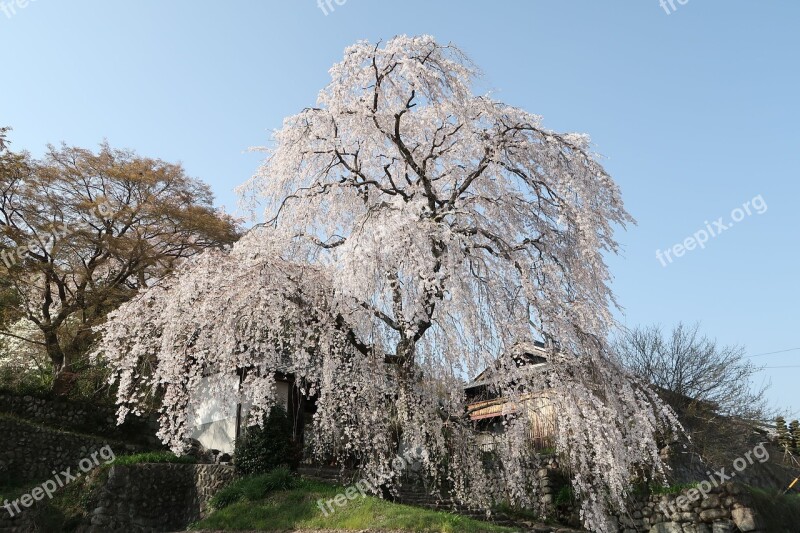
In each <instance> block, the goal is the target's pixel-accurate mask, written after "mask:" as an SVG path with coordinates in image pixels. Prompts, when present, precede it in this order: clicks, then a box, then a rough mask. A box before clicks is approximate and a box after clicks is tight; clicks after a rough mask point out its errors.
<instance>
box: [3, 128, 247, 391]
mask: <svg viewBox="0 0 800 533" xmlns="http://www.w3.org/2000/svg"><path fill="white" fill-rule="evenodd" d="M0 133H4V132H2V131H0ZM0 139H3V137H2V136H0ZM2 145H3V146H5V141H4V142H3V144H2ZM238 237H239V232H238V228H237V224H236V223H235V221H234V220H233V219H231V218H230V217H228V216H227V215H224V214H221V213H220V212H218V211H217V210H216V209H215V208H214V207H213V195H212V194H211V191H210V189H209V187H208V186H207V185H206V184H204V183H202V182H200V181H198V180H196V179H194V178H191V177H189V176H187V175H186V173H185V172H184V170H183V168H182V167H181V166H180V165H176V164H172V163H167V162H164V161H161V160H158V159H152V158H148V157H142V156H140V155H137V154H136V153H134V152H132V151H127V150H118V149H114V148H111V147H110V146H109V145H108V144H102V145H101V146H100V149H99V150H98V151H96V152H95V151H91V150H86V149H82V148H76V147H69V146H61V147H58V148H56V147H53V146H50V147H49V149H48V152H47V153H46V155H45V156H44V157H43V158H41V159H34V158H32V157H31V156H30V155H29V154H27V153H20V154H17V153H13V152H11V151H8V150H6V149H3V150H2V151H0V301H2V303H3V311H2V314H1V315H0V336H5V337H11V338H17V337H19V336H18V335H16V334H15V333H14V332H13V331H11V330H10V328H9V325H10V324H11V323H13V321H16V320H19V319H26V320H28V321H30V322H32V323H34V324H35V326H36V328H37V333H36V335H35V336H32V337H29V338H17V340H20V341H23V342H28V343H30V344H35V345H38V346H40V347H41V349H42V350H44V352H46V354H47V358H48V359H49V361H50V364H51V365H52V370H53V373H54V375H55V376H56V380H55V381H54V387H56V388H57V389H59V388H64V389H67V390H68V389H69V387H70V386H69V383H70V382H71V380H72V379H74V376H75V373H76V372H78V371H79V369H80V368H82V367H84V366H85V362H83V359H85V354H86V353H87V351H88V349H89V348H90V346H91V345H92V343H93V342H94V339H95V335H94V329H93V328H94V327H95V326H96V325H98V324H99V323H102V322H103V321H104V319H105V316H106V315H107V314H108V312H110V311H111V310H113V309H115V308H116V307H117V306H118V305H119V304H121V303H122V302H124V301H126V300H128V299H129V298H131V297H132V296H133V295H134V294H135V293H136V292H137V291H139V290H141V289H144V288H147V287H149V286H151V285H153V284H155V283H157V282H158V281H159V280H160V279H162V278H163V277H165V276H166V275H168V274H169V273H170V272H171V271H172V270H173V269H174V267H175V266H176V265H177V264H179V263H180V262H182V261H183V260H185V259H186V258H188V257H191V256H193V255H195V254H197V253H199V252H201V251H203V250H205V249H208V248H214V247H222V246H226V245H229V244H232V243H233V242H234V241H236V240H237V239H238ZM60 378H64V379H63V380H62V379H60ZM59 381H62V386H61V387H59V386H58V385H57V383H58V382H59Z"/></svg>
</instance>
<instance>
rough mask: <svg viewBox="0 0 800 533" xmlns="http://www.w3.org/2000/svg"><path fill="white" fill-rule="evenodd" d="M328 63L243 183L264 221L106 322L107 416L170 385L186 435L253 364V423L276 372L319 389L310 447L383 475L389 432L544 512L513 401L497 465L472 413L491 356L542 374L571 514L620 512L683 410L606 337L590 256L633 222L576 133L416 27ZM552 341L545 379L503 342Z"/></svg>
mask: <svg viewBox="0 0 800 533" xmlns="http://www.w3.org/2000/svg"><path fill="white" fill-rule="evenodd" d="M330 75H331V82H330V84H329V85H328V86H327V87H325V88H324V89H323V90H322V91H321V92H320V93H319V97H318V99H317V102H316V105H315V106H314V107H309V108H307V109H304V110H303V111H301V112H300V113H299V114H297V115H294V116H291V117H289V118H287V119H285V121H284V124H283V126H282V128H281V129H280V130H278V131H277V132H276V133H275V135H274V142H273V143H272V145H271V146H270V147H269V148H267V149H266V150H267V157H266V159H265V161H264V163H263V165H262V166H261V167H260V169H259V170H258V172H257V173H256V175H255V176H254V177H253V178H252V179H251V180H250V181H249V182H248V183H246V184H244V185H243V186H242V187H241V190H240V192H241V194H242V197H243V198H244V199H245V200H246V202H247V203H248V204H249V205H251V206H256V205H263V206H266V207H265V208H266V217H265V220H266V221H267V222H266V223H264V224H262V225H260V226H258V227H257V228H255V229H253V230H252V231H251V232H250V233H248V234H247V235H246V236H245V237H244V238H242V239H241V241H239V242H238V243H237V244H235V245H234V246H233V247H232V249H230V250H227V251H220V250H209V251H207V252H205V253H204V254H202V255H200V256H198V257H196V258H193V259H192V260H191V261H190V262H188V263H187V264H186V265H185V266H184V267H183V268H182V269H181V270H180V271H179V272H178V273H177V274H176V275H175V276H173V277H172V278H171V279H170V280H169V282H168V283H162V284H160V285H158V286H156V287H152V288H150V289H149V290H146V291H144V292H142V293H141V294H140V296H139V297H138V298H136V299H135V300H133V301H130V302H128V303H126V304H124V305H123V306H122V307H120V308H119V310H118V311H116V312H115V313H114V314H113V316H112V317H111V319H110V320H109V321H108V322H107V323H106V324H105V326H104V327H103V334H104V337H103V342H102V343H101V345H100V347H99V350H98V355H99V356H102V357H104V358H106V359H107V360H108V361H109V362H110V364H111V365H112V367H113V368H114V369H115V371H116V374H115V379H116V380H117V381H118V384H119V403H120V411H119V414H120V417H121V418H124V416H125V415H126V414H127V413H128V412H130V411H134V412H136V411H137V410H139V409H140V406H141V400H143V399H145V398H147V397H148V395H150V394H151V393H152V392H153V391H154V390H158V391H160V393H161V394H163V407H162V416H161V430H160V436H161V437H162V438H163V439H164V441H165V442H167V443H168V444H169V445H170V446H171V447H172V448H173V449H174V450H175V451H178V452H180V451H181V450H182V448H183V446H184V445H185V439H186V438H187V437H188V435H189V434H190V432H191V428H190V427H189V424H188V422H187V421H188V414H187V413H188V412H189V411H190V410H191V409H192V407H193V403H194V402H195V401H196V400H195V396H194V395H193V393H194V392H196V391H197V389H198V387H199V386H200V383H201V380H202V378H203V377H204V376H207V375H210V374H212V373H214V374H223V375H229V376H239V375H241V373H242V372H243V371H244V376H245V377H244V388H245V389H246V390H247V391H248V394H249V395H250V397H251V399H252V401H253V403H254V409H253V411H252V413H253V414H252V416H253V417H254V419H257V418H259V417H260V414H261V413H263V412H264V411H266V410H268V409H269V407H270V406H271V405H272V404H273V403H274V402H275V400H276V398H275V378H274V375H275V372H276V371H278V370H280V369H285V368H288V369H289V370H290V371H291V372H292V373H293V374H294V375H295V376H296V378H297V382H298V383H299V384H300V385H299V386H300V387H301V388H302V392H303V393H304V394H306V395H309V396H312V395H313V396H315V397H316V398H317V406H318V409H317V413H316V415H315V417H314V428H313V433H314V435H315V439H314V446H315V451H316V453H318V454H320V455H324V454H327V455H328V456H330V455H331V454H333V455H335V456H336V457H338V458H340V459H345V458H349V459H351V460H353V459H355V460H356V462H357V464H358V465H359V468H360V470H361V475H362V476H363V477H364V478H365V479H367V480H369V481H372V482H374V483H376V486H377V485H380V484H381V483H383V484H384V485H389V486H392V485H393V484H394V483H396V475H397V472H395V471H393V470H392V468H391V459H392V458H393V457H394V456H395V454H396V453H397V435H400V436H401V439H402V442H403V443H404V445H405V446H408V447H412V448H418V449H421V450H422V464H423V467H424V471H425V472H426V474H427V475H428V476H429V477H430V478H431V479H432V480H434V481H435V482H436V483H438V486H440V487H443V488H444V487H446V488H447V489H448V490H450V491H451V492H452V494H453V495H454V496H455V497H456V498H458V499H460V500H462V501H464V502H466V503H470V504H473V505H480V506H483V507H486V508H488V507H489V506H490V505H491V504H492V502H496V501H499V500H504V501H508V502H510V503H512V504H518V505H527V506H534V507H535V506H536V505H537V502H538V501H539V500H538V495H537V491H538V490H539V489H538V478H537V475H536V474H537V469H538V468H539V464H538V461H539V458H538V456H537V455H536V454H535V453H534V452H533V451H532V449H531V446H530V439H529V433H528V429H527V420H526V418H525V417H524V416H518V417H513V416H510V417H508V419H507V420H506V422H505V425H506V430H505V433H504V437H503V439H502V441H501V443H500V444H499V446H498V449H497V463H496V466H495V468H494V469H493V471H491V472H489V471H487V469H486V468H485V466H484V463H483V462H482V460H481V453H480V451H479V449H478V447H477V446H476V433H475V431H474V428H473V425H472V422H471V421H470V418H469V414H468V413H467V410H466V406H465V394H464V382H465V379H467V378H469V377H471V376H474V375H475V374H477V373H478V372H479V371H480V370H482V369H484V368H485V367H487V366H488V365H490V364H496V365H498V368H500V370H501V371H500V372H497V373H496V374H497V376H498V378H497V383H495V384H494V387H495V389H496V392H497V393H498V395H500V396H503V397H506V398H508V399H509V401H514V400H515V399H516V400H520V399H521V395H522V394H524V393H530V392H536V391H547V392H548V394H549V397H550V398H551V402H552V405H553V408H554V410H555V412H556V413H557V417H558V423H557V432H556V437H555V442H556V447H557V453H558V455H559V456H560V457H561V461H562V464H563V466H565V467H566V469H567V470H568V471H569V472H570V475H571V481H572V485H573V489H574V491H575V494H576V496H577V497H578V499H579V500H580V501H581V505H582V510H581V514H582V519H583V521H584V523H585V524H586V525H587V526H588V527H590V528H591V529H593V530H597V531H606V530H610V528H611V522H610V521H609V520H608V517H609V515H610V514H611V513H612V512H613V511H614V510H618V509H620V508H622V507H624V502H625V498H626V496H627V491H628V487H629V486H630V483H631V480H632V479H634V478H643V477H644V478H647V479H657V478H659V477H661V476H663V465H662V463H661V461H660V459H659V454H658V445H657V438H658V436H659V435H660V434H661V432H662V431H674V430H675V429H676V428H677V426H676V421H675V419H674V417H673V415H672V413H671V411H670V410H669V409H668V408H665V407H664V406H663V404H662V403H661V402H660V401H659V400H658V399H657V398H656V397H655V396H654V395H653V394H652V393H651V392H650V391H649V389H647V387H644V386H642V385H641V384H640V382H638V381H637V380H636V378H633V377H631V376H630V375H629V374H627V373H626V372H625V371H624V370H623V369H622V368H621V366H620V365H619V364H618V363H617V362H616V358H615V357H614V356H613V354H612V353H610V351H609V349H608V345H607V342H606V338H607V334H608V331H609V328H610V327H611V326H612V322H613V320H612V316H611V313H610V308H611V307H612V306H614V305H616V303H615V301H614V297H613V294H612V292H611V290H610V288H609V282H610V276H609V273H608V269H607V267H606V265H605V263H604V259H603V254H604V253H614V252H616V250H617V243H616V241H615V240H614V236H613V231H614V228H615V227H624V226H625V225H626V224H629V223H632V219H631V217H630V216H629V215H628V213H627V212H626V211H625V209H624V207H623V204H622V200H621V197H620V191H619V189H618V188H617V186H616V184H615V183H614V181H613V180H612V179H611V177H610V176H609V175H608V174H607V173H606V171H605V170H604V169H603V167H602V166H601V164H600V163H599V162H598V158H597V156H596V155H595V154H594V153H592V152H591V148H590V141H589V139H588V137H587V136H585V135H581V134H560V133H556V132H553V131H550V130H548V129H546V128H545V127H544V126H542V122H541V118H540V117H539V116H537V115H533V114H531V113H528V112H527V111H524V110H522V109H519V108H517V107H513V106H509V105H506V104H503V103H501V102H499V101H496V100H494V99H493V98H492V97H491V96H487V95H475V94H473V92H472V84H473V82H474V80H475V78H476V76H477V75H478V71H477V69H476V67H475V66H474V65H473V64H472V63H471V62H470V61H469V60H468V59H467V58H466V57H465V55H464V54H463V53H462V52H461V51H460V50H459V49H458V48H456V47H454V46H452V45H447V46H444V45H441V44H438V43H437V42H436V41H435V40H434V39H433V38H431V37H429V36H422V37H406V36H400V37H396V38H394V39H392V40H390V41H388V42H386V43H383V44H378V45H375V44H370V43H368V42H359V43H357V44H355V45H353V46H351V47H350V48H348V49H347V50H346V51H345V56H344V59H343V60H342V61H341V62H340V63H338V64H336V65H335V66H334V67H333V68H332V69H331V70H330ZM542 340H544V341H546V345H547V346H548V351H549V360H550V364H549V365H548V366H547V369H546V371H545V372H544V374H537V376H536V378H535V379H534V378H533V377H532V375H531V373H530V372H528V371H526V369H525V368H524V367H518V366H516V365H514V364H511V363H509V359H508V358H506V357H503V355H504V354H508V353H510V352H511V351H513V350H514V349H517V347H519V346H525V345H526V343H530V342H535V341H542ZM216 393H218V394H220V395H223V394H226V392H225V391H223V390H222V389H221V388H220V389H219V390H218V391H217V392H216Z"/></svg>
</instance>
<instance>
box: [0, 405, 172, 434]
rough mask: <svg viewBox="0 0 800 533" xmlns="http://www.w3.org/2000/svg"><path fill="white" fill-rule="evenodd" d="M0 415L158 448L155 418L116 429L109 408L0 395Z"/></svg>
mask: <svg viewBox="0 0 800 533" xmlns="http://www.w3.org/2000/svg"><path fill="white" fill-rule="evenodd" d="M0 413H6V414H9V415H12V416H14V417H17V418H22V419H25V420H30V421H32V422H38V423H40V424H45V425H47V426H51V427H55V428H59V429H66V430H69V431H76V432H79V433H91V434H93V435H98V434H101V435H106V436H108V438H110V439H115V440H124V441H126V442H131V443H135V444H141V445H145V446H151V447H154V448H157V447H160V446H161V443H160V442H159V441H158V439H157V437H156V431H157V430H158V423H157V420H156V418H155V417H150V418H147V419H143V418H139V417H136V416H132V415H129V416H128V417H127V418H126V420H125V423H124V424H122V425H121V426H118V425H117V416H116V409H115V408H114V407H111V406H103V405H94V404H88V403H82V402H75V401H70V400H63V399H52V398H37V397H35V396H18V395H15V394H10V393H7V392H0Z"/></svg>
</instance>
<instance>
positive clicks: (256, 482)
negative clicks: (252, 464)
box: [210, 467, 307, 510]
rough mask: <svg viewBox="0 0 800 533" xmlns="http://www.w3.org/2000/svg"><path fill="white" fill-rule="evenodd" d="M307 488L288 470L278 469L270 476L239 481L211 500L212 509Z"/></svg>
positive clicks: (303, 482)
mask: <svg viewBox="0 0 800 533" xmlns="http://www.w3.org/2000/svg"><path fill="white" fill-rule="evenodd" d="M304 486H307V484H306V482H305V481H304V480H301V479H300V478H297V477H294V476H292V473H291V472H290V471H289V469H288V468H285V467H284V468H276V469H275V470H273V471H272V472H269V473H268V474H261V475H257V476H248V477H244V478H241V479H237V480H236V481H234V482H233V483H231V484H230V485H228V486H227V487H225V488H223V489H222V490H220V491H219V492H218V493H216V494H215V495H214V497H213V498H212V499H211V502H210V503H211V507H213V508H214V509H217V510H220V509H224V508H225V507H228V506H229V505H232V504H234V503H236V502H242V501H251V502H252V501H258V500H261V499H264V498H266V497H267V495H269V494H270V493H272V492H275V491H279V490H289V489H295V488H302V487H304Z"/></svg>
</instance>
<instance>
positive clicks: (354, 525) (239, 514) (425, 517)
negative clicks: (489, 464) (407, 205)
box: [191, 472, 513, 533]
mask: <svg viewBox="0 0 800 533" xmlns="http://www.w3.org/2000/svg"><path fill="white" fill-rule="evenodd" d="M270 475H274V472H273V473H270V474H266V475H265V476H256V477H254V478H243V479H242V480H240V481H239V482H237V485H236V486H235V488H234V489H232V491H231V493H232V494H238V496H237V498H240V499H238V500H235V501H226V502H220V500H219V499H218V500H217V504H218V505H220V504H222V503H224V505H221V507H222V508H221V509H219V510H217V511H215V512H214V513H213V514H211V515H210V516H209V517H208V518H206V519H205V520H203V521H201V522H198V523H196V524H193V525H192V528H191V529H194V530H201V529H202V530H216V531H237V530H251V531H252V530H267V531H291V530H294V529H342V530H363V529H386V530H404V531H427V532H442V533H455V532H465V533H478V532H497V533H501V532H510V531H513V530H512V529H509V528H503V527H500V526H496V525H493V524H489V523H485V522H479V521H477V520H471V519H469V518H466V517H463V516H458V515H454V514H450V513H444V512H436V511H431V510H428V509H422V508H418V507H411V506H408V505H400V504H396V503H391V502H388V501H386V500H382V499H380V498H376V497H372V496H367V497H364V498H362V497H361V495H360V494H359V495H357V496H356V498H355V499H353V500H347V502H346V503H345V505H344V506H342V507H339V506H337V505H336V504H335V503H333V502H332V503H331V505H332V506H333V509H334V511H333V513H330V512H329V513H328V515H327V516H325V514H324V513H323V511H322V509H321V508H320V507H319V505H318V503H317V502H318V500H324V501H328V500H331V499H333V498H335V497H336V495H337V494H344V490H345V489H344V488H342V487H334V486H332V485H326V484H323V483H317V482H312V481H306V480H298V479H297V478H294V481H293V482H292V488H290V489H288V490H277V491H275V490H273V489H272V488H271V486H272V485H271V481H270V479H269V476H270ZM275 476H276V477H279V476H278V475H275ZM272 481H275V480H274V479H273V480H272ZM232 486H233V485H232ZM226 498H227V496H226Z"/></svg>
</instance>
